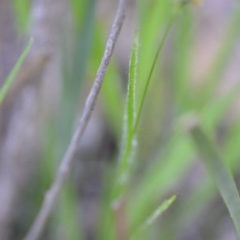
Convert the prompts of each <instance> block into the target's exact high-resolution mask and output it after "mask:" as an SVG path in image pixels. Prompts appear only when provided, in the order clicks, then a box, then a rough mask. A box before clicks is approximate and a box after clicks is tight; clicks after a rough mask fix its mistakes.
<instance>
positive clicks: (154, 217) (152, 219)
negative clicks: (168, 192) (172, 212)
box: [131, 195, 176, 239]
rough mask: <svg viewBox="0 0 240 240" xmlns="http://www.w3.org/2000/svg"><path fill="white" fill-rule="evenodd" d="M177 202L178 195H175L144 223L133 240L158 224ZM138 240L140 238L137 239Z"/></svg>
mask: <svg viewBox="0 0 240 240" xmlns="http://www.w3.org/2000/svg"><path fill="white" fill-rule="evenodd" d="M175 200H176V195H173V196H172V197H170V198H169V199H167V200H165V201H164V202H163V203H162V204H161V205H160V206H159V207H158V208H157V209H155V210H154V211H153V213H152V214H151V215H150V216H149V217H148V218H147V219H146V220H145V221H144V222H143V224H142V225H141V226H140V227H139V229H138V230H137V231H136V233H135V234H134V235H133V236H132V237H131V239H135V238H137V236H138V235H139V234H142V232H143V231H146V230H147V229H148V228H149V227H151V225H153V224H154V222H156V220H157V219H158V218H159V217H160V216H161V215H162V213H163V212H165V211H166V210H167V209H168V208H169V207H170V206H171V205H172V204H173V203H174V201H175ZM137 239H138V238H137Z"/></svg>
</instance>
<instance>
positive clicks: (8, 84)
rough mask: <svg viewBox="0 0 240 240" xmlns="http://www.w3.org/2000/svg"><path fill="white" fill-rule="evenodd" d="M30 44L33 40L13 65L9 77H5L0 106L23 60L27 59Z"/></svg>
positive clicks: (0, 94)
mask: <svg viewBox="0 0 240 240" xmlns="http://www.w3.org/2000/svg"><path fill="white" fill-rule="evenodd" d="M32 43H33V39H32V38H30V40H29V42H28V44H27V46H26V47H25V49H24V51H23V53H22V54H21V56H20V57H19V59H18V61H17V63H16V64H15V66H14V68H13V69H12V71H11V72H10V74H9V76H8V77H7V79H6V81H5V83H4V85H3V86H2V88H1V90H0V104H1V103H2V101H3V99H4V98H5V96H6V94H7V92H8V89H9V88H10V86H11V84H12V82H13V80H14V78H15V77H16V75H17V73H18V71H19V69H20V68H21V66H22V64H23V62H24V60H25V58H26V57H27V55H28V53H29V51H30V49H31V46H32Z"/></svg>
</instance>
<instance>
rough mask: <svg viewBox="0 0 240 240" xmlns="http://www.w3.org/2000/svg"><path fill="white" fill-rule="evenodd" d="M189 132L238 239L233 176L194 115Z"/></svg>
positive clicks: (239, 205) (239, 212) (238, 204)
mask: <svg viewBox="0 0 240 240" xmlns="http://www.w3.org/2000/svg"><path fill="white" fill-rule="evenodd" d="M189 133H190V135H191V137H192V139H193V141H194V143H195V145H196V148H197V149H198V151H199V153H200V154H201V155H202V161H203V162H204V164H205V166H206V168H207V170H208V171H209V174H210V175H211V176H212V178H213V180H214V182H215V184H216V185H217V188H218V191H219V193H220V195H221V197H222V198H223V201H224V202H225V204H226V207H227V209H228V211H229V213H230V216H231V218H232V220H233V224H234V226H235V230H236V233H237V236H238V239H240V198H239V194H238V190H237V187H236V184H235V182H234V180H233V177H232V175H231V174H230V172H229V171H228V169H227V167H226V166H225V164H224V163H223V159H222V156H221V155H220V154H219V152H218V151H217V149H216V147H215V146H214V145H213V144H212V142H211V141H210V139H209V138H208V136H207V135H206V134H205V132H204V130H203V129H202V128H201V125H200V123H199V122H198V119H197V117H196V116H193V117H191V118H189Z"/></svg>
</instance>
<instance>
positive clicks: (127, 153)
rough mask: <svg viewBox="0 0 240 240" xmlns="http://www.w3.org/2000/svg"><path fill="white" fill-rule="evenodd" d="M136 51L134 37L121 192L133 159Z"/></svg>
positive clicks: (121, 167)
mask: <svg viewBox="0 0 240 240" xmlns="http://www.w3.org/2000/svg"><path fill="white" fill-rule="evenodd" d="M138 50H139V42H138V35H137V36H136V37H135V40H134V43H133V49H132V53H131V57H130V66H129V81H128V91H127V102H126V110H125V114H124V121H123V142H122V149H121V152H120V166H119V169H120V170H119V171H120V172H119V179H118V181H119V184H120V185H121V187H120V188H121V190H120V192H119V194H121V191H122V190H123V189H124V188H125V186H126V184H127V182H128V178H129V171H130V168H131V166H132V164H133V158H134V153H135V148H136V145H137V140H136V136H135V133H134V131H133V125H134V123H135V121H136V81H137V66H138Z"/></svg>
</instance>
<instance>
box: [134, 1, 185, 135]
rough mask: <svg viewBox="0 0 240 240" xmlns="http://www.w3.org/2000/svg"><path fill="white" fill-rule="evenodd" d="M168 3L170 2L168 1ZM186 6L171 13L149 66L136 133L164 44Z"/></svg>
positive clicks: (178, 7)
mask: <svg viewBox="0 0 240 240" xmlns="http://www.w3.org/2000/svg"><path fill="white" fill-rule="evenodd" d="M167 2H168V1H167ZM183 7H184V5H176V6H174V8H173V9H172V11H171V14H170V16H169V18H168V21H167V25H166V27H165V30H164V33H163V36H162V38H161V40H160V42H159V44H158V47H157V51H156V53H155V55H154V57H153V61H152V64H151V65H150V66H149V69H150V71H149V73H148V76H147V78H146V79H147V80H146V82H145V84H144V87H143V92H142V95H141V98H140V103H139V106H138V110H137V116H136V122H135V124H134V130H133V131H134V132H136V131H137V127H138V125H139V121H140V115H141V113H142V110H143V105H144V102H145V100H146V96H147V92H148V89H149V85H150V82H151V79H152V75H153V73H154V70H155V67H156V64H157V61H158V58H159V55H160V53H161V51H162V49H163V46H164V43H165V41H166V38H167V36H168V33H169V31H170V29H171V27H172V24H173V22H174V21H175V19H176V17H177V15H178V13H179V12H180V11H181V10H182V9H183Z"/></svg>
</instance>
